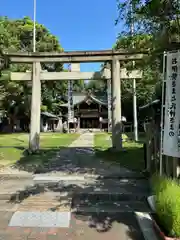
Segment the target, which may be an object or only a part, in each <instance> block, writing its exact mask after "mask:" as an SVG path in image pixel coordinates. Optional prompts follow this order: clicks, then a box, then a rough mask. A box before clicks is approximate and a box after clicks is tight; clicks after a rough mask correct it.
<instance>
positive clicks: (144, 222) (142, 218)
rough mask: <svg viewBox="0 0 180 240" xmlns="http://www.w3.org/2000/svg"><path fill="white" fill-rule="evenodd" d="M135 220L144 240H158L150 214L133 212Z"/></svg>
mask: <svg viewBox="0 0 180 240" xmlns="http://www.w3.org/2000/svg"><path fill="white" fill-rule="evenodd" d="M135 216H136V219H137V221H138V224H139V226H140V229H141V231H142V233H143V236H144V239H145V240H152V239H153V240H158V237H157V235H156V233H155V231H154V227H153V225H154V224H153V219H152V218H151V216H150V214H148V213H143V212H135Z"/></svg>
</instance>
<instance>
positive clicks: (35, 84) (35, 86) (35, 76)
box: [29, 62, 41, 152]
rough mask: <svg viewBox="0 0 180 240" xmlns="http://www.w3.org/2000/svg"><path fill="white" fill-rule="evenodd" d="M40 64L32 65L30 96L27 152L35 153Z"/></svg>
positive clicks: (37, 139)
mask: <svg viewBox="0 0 180 240" xmlns="http://www.w3.org/2000/svg"><path fill="white" fill-rule="evenodd" d="M40 74H41V64H40V62H34V63H33V71H32V96H31V123H30V136H29V150H30V151H31V152H36V151H37V150H39V140H40V119H41V81H40Z"/></svg>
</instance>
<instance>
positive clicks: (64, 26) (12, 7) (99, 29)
mask: <svg viewBox="0 0 180 240" xmlns="http://www.w3.org/2000/svg"><path fill="white" fill-rule="evenodd" d="M0 15H1V16H8V17H10V18H22V17H24V16H30V17H31V18H32V17H33V0H1V3H0ZM116 16H117V9H116V0H106V1H105V0H90V1H88V0H86V1H85V0H76V1H75V0H69V1H67V0H66V1H65V0H51V1H50V0H37V21H38V22H39V23H41V24H44V25H45V26H46V27H47V28H48V29H49V30H50V31H51V32H52V34H54V35H56V36H57V37H58V38H59V41H60V43H61V45H62V47H63V48H64V50H65V51H68V50H69V51H70V50H102V49H110V48H111V47H112V45H113V44H114V43H115V41H116V37H117V34H118V32H119V30H120V29H119V28H120V26H115V25H114V22H115V19H116ZM98 70H99V64H97V63H88V64H87V63H86V64H81V71H98Z"/></svg>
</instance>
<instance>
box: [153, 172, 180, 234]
mask: <svg viewBox="0 0 180 240" xmlns="http://www.w3.org/2000/svg"><path fill="white" fill-rule="evenodd" d="M152 188H153V192H154V194H155V195H156V200H155V206H156V211H157V216H158V219H159V220H160V223H161V225H162V227H164V229H165V230H166V231H167V233H168V235H169V236H171V237H180V185H179V184H178V182H177V181H175V180H172V179H170V178H166V177H158V176H154V177H153V179H152Z"/></svg>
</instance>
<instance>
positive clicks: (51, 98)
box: [0, 17, 67, 121]
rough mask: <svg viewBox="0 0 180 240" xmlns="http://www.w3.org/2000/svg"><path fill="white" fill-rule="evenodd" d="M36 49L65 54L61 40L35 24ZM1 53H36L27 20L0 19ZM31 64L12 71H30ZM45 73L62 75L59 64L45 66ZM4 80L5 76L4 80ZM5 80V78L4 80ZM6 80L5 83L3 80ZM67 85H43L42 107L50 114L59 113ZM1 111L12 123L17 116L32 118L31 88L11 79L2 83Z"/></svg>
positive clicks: (0, 86)
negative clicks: (51, 112) (2, 110)
mask: <svg viewBox="0 0 180 240" xmlns="http://www.w3.org/2000/svg"><path fill="white" fill-rule="evenodd" d="M36 48H37V51H39V52H44V51H45V52H48V51H55V52H61V51H63V49H62V47H61V45H60V44H59V41H58V39H57V38H56V37H55V36H54V35H52V34H51V33H50V32H49V30H48V29H47V28H46V27H45V26H43V25H42V24H38V23H36ZM0 49H2V50H4V51H22V52H24V51H28V52H29V51H32V49H33V21H32V20H31V19H30V18H28V17H25V18H23V19H17V20H11V19H9V18H7V17H1V18H0ZM31 68H32V66H31V65H28V64H12V65H11V67H10V69H9V71H22V72H24V71H26V70H31ZM42 68H43V70H47V71H62V70H63V65H62V64H60V63H52V64H42ZM3 77H4V76H3ZM3 77H2V78H3ZM1 80H3V79H1ZM66 88H67V86H66V83H65V82H64V81H47V82H42V105H46V109H47V110H49V111H54V112H57V111H58V101H59V96H61V95H62V94H64V93H65V91H66ZM0 92H1V96H2V97H1V104H0V107H1V109H4V111H5V112H6V114H7V115H8V116H9V117H10V119H11V121H13V118H14V117H15V116H16V115H17V114H18V115H21V114H23V115H27V116H29V110H30V96H31V86H30V85H29V83H26V82H11V81H8V79H4V81H0Z"/></svg>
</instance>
